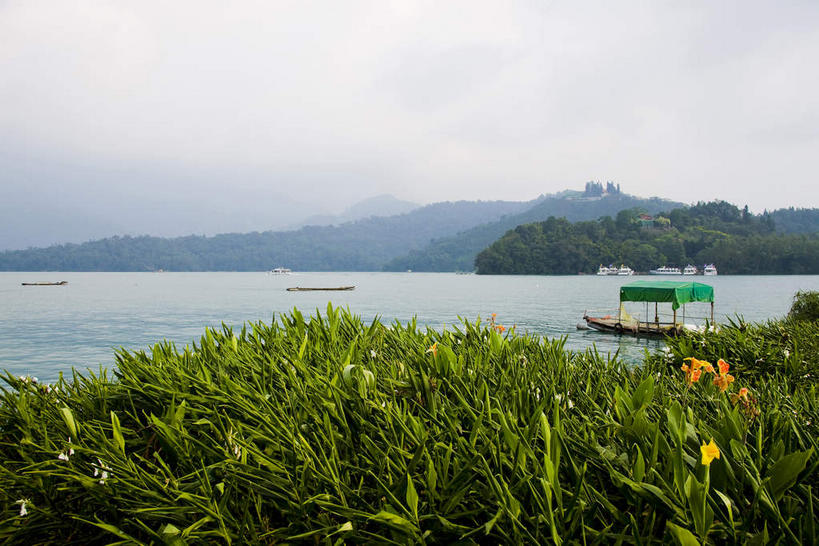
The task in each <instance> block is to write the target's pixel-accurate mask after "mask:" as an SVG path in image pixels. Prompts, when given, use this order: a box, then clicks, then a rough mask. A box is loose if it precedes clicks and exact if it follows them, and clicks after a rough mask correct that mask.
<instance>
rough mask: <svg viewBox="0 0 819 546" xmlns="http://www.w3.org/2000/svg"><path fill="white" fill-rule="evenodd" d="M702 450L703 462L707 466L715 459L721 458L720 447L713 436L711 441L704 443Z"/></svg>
mask: <svg viewBox="0 0 819 546" xmlns="http://www.w3.org/2000/svg"><path fill="white" fill-rule="evenodd" d="M700 451H701V452H702V464H704V465H706V466H707V465H710V464H711V461H713V460H714V459H719V448H718V447H717V444H715V443H714V439H713V438H711V442H709V443H707V444H702V445H701V446H700Z"/></svg>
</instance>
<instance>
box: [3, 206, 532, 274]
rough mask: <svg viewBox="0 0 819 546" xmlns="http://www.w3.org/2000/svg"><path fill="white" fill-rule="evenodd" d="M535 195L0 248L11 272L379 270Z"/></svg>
mask: <svg viewBox="0 0 819 546" xmlns="http://www.w3.org/2000/svg"><path fill="white" fill-rule="evenodd" d="M533 204H534V203H533V202H509V201H477V202H475V201H459V202H455V203H449V202H446V203H436V204H434V205H428V206H426V207H422V208H419V209H416V210H413V211H412V212H409V213H407V214H401V215H397V216H389V217H373V218H368V219H365V220H359V221H357V222H350V223H347V224H342V225H340V226H307V227H303V228H301V229H298V230H295V231H287V232H264V233H244V234H239V233H230V234H224V235H217V236H214V237H204V236H194V235H191V236H189V237H178V238H173V239H165V238H160V237H147V236H145V237H111V238H108V239H102V240H98V241H91V242H88V243H83V244H66V245H59V246H53V247H49V248H37V249H28V250H16V251H6V252H0V270H7V271H8V270H11V271H42V270H50V271H152V270H156V269H164V270H166V271H264V270H268V269H272V268H274V267H279V266H283V267H289V268H291V269H294V270H300V271H378V270H380V269H381V267H382V266H383V265H384V263H386V262H387V261H388V260H390V259H392V258H394V257H396V256H399V255H402V254H405V253H406V252H407V251H409V250H410V249H412V248H421V247H422V246H424V245H426V244H427V243H429V241H430V239H432V238H433V237H441V236H442V235H446V234H454V233H457V232H459V231H463V230H464V229H468V228H470V227H472V226H475V225H477V224H481V223H484V222H487V221H492V220H495V219H497V218H499V217H501V216H502V215H504V214H512V213H516V212H519V211H521V210H524V209H525V208H528V207H531V206H532V205H533Z"/></svg>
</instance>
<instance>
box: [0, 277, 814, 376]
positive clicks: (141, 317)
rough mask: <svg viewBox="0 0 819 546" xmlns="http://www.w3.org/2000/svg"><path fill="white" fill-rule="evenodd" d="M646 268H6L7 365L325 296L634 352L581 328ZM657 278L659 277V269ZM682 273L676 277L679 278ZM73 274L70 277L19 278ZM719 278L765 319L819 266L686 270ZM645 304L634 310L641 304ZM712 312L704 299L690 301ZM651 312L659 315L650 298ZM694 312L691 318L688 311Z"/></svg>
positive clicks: (727, 304) (59, 359) (623, 342)
mask: <svg viewBox="0 0 819 546" xmlns="http://www.w3.org/2000/svg"><path fill="white" fill-rule="evenodd" d="M638 278H642V279H648V278H649V277H630V278H629V277H597V276H478V275H456V274H448V273H294V274H292V275H271V274H268V273H263V272H262V273H53V272H51V273H19V272H0V369H6V370H8V371H10V372H12V373H14V374H16V375H24V374H27V375H33V376H37V377H38V378H39V379H40V380H41V381H52V380H54V379H55V378H56V377H57V375H58V373H59V372H61V371H63V372H67V371H69V370H70V369H71V367H72V366H73V367H78V368H81V369H83V370H84V369H85V368H89V367H90V368H92V369H98V368H99V366H100V365H103V366H104V367H108V368H110V367H112V366H113V363H114V357H113V355H114V350H115V349H116V348H119V347H124V348H127V349H131V350H139V349H146V348H148V347H149V346H151V345H153V344H154V343H156V342H157V341H160V340H162V339H168V340H172V341H174V342H176V343H177V344H178V345H181V346H183V345H185V344H188V343H190V342H191V341H193V340H198V338H199V337H200V336H201V335H202V334H203V333H204V330H205V328H206V327H219V326H220V325H221V324H222V323H225V324H228V325H231V326H241V325H242V324H243V323H245V322H248V321H259V320H262V321H266V322H270V321H271V320H272V317H273V316H274V314H276V315H278V314H279V313H285V312H288V311H290V310H292V309H293V308H294V307H297V308H299V309H300V310H301V311H302V312H303V313H305V314H310V313H313V312H314V311H315V310H316V309H320V310H322V311H323V310H324V309H325V308H326V306H327V303H328V302H332V303H333V304H334V305H337V306H344V307H348V308H349V309H350V310H351V311H352V312H353V313H354V314H356V315H359V316H361V317H362V318H363V319H364V320H365V321H371V320H372V319H373V318H375V317H380V318H381V320H382V321H384V322H387V323H390V322H392V321H394V320H398V321H400V322H402V323H406V322H407V321H409V320H410V319H412V317H417V320H418V322H419V323H420V324H422V325H426V326H429V327H431V328H435V329H441V328H444V327H451V325H453V324H457V323H458V322H459V317H464V318H467V319H470V320H475V319H476V318H477V317H478V316H481V317H483V319H484V320H486V319H488V318H489V316H490V315H491V314H492V313H497V321H498V322H499V323H501V324H503V325H505V326H507V327H509V326H512V325H516V326H517V328H518V331H519V332H521V331H525V332H530V333H536V334H540V335H544V336H548V337H562V336H566V337H567V346H568V347H569V348H571V349H576V350H583V349H586V348H588V347H591V346H592V345H596V346H597V348H598V350H599V351H601V352H603V353H613V352H615V351H620V354H621V355H622V356H623V357H624V358H626V359H628V360H633V361H636V360H637V359H638V358H639V357H640V356H641V355H642V354H643V351H644V350H645V349H646V348H648V349H650V350H654V349H657V348H659V347H660V346H661V342H659V341H656V340H645V339H635V338H631V337H627V336H623V337H618V336H612V335H609V334H603V333H600V332H595V331H582V330H577V328H576V325H577V324H578V322H582V320H581V319H582V316H583V311H584V309H597V308H609V309H614V308H616V306H617V299H618V294H619V287H620V285H622V284H625V283H627V282H632V281H633V280H635V279H638ZM652 278H653V279H657V277H652ZM676 279H677V280H680V279H681V278H680V277H677V278H676ZM60 280H66V281H68V284H67V285H65V286H43V287H34V286H21V283H22V282H30V281H60ZM686 280H696V281H698V282H706V283H708V284H710V285H712V286H713V287H714V291H715V297H716V301H717V303H716V312H717V321H718V322H720V321H724V319H725V317H726V316H734V315H737V314H738V315H741V316H743V317H744V318H745V319H746V320H751V321H759V320H766V319H769V318H775V317H781V316H783V315H784V314H785V313H787V311H788V309H789V308H790V304H791V301H792V298H793V295H794V293H795V292H796V291H797V290H800V289H801V290H819V276H717V277H707V278H705V277H696V278H691V277H687V278H686ZM345 285H355V286H356V289H355V290H354V291H349V292H287V291H286V290H285V288H287V287H289V286H345ZM635 305H637V306H638V307H637V310H643V312H644V308H642V307H640V306H641V304H635ZM688 312H689V317H687V319H688V318H690V315H691V314H696V315H699V316H704V315H706V314H707V313H708V305H707V304H694V305H690V306H688ZM651 315H652V316H653V309H652V313H651ZM687 322H691V321H690V320H687Z"/></svg>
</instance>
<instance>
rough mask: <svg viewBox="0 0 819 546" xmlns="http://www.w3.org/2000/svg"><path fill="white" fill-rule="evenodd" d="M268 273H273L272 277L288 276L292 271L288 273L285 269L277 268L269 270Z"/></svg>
mask: <svg viewBox="0 0 819 546" xmlns="http://www.w3.org/2000/svg"><path fill="white" fill-rule="evenodd" d="M270 272H271V273H273V274H274V275H289V274H290V273H292V271H290V270H289V269H287V268H286V267H277V268H275V269H271V270H270Z"/></svg>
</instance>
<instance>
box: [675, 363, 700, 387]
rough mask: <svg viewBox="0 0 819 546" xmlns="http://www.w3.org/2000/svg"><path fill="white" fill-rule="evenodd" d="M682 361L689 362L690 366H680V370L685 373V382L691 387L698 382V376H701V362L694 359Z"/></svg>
mask: <svg viewBox="0 0 819 546" xmlns="http://www.w3.org/2000/svg"><path fill="white" fill-rule="evenodd" d="M683 360H690V361H691V366H689V365H688V364H683V365H682V366H680V369H681V370H682V371H684V372H685V382H686V383H687V384H689V385H693V384H694V383H696V382H697V381H699V380H700V376H701V375H702V370H700V369H699V368H700V367H702V365H703V363H702V361H701V360H697V359H696V358H693V357H690V358H685V359H683Z"/></svg>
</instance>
